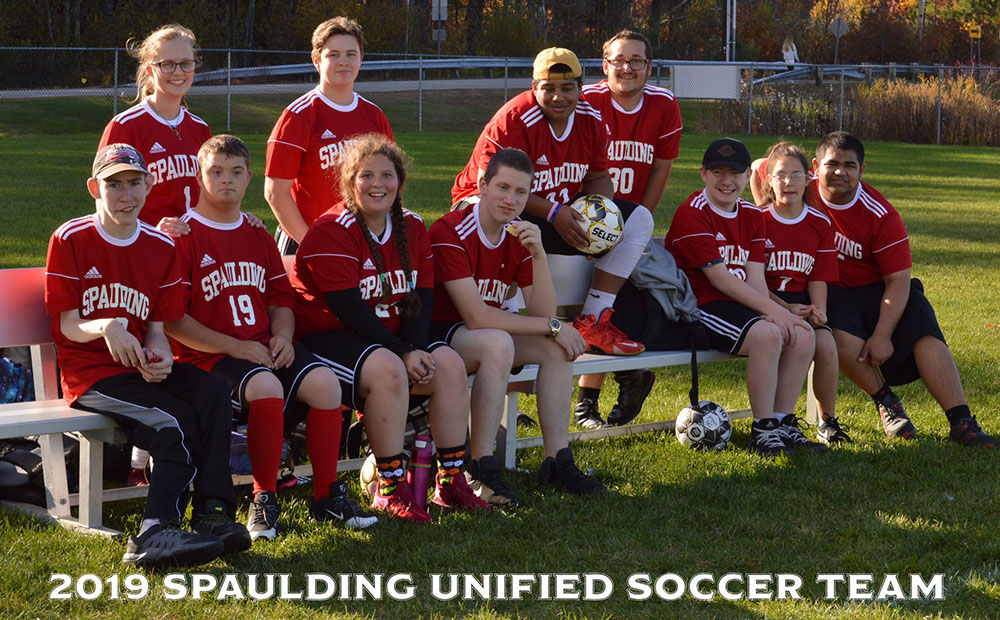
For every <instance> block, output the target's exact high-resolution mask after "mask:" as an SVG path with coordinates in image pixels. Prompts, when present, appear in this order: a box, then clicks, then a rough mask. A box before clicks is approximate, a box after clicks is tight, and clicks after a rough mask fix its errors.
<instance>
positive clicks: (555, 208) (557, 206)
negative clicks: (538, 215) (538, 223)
mask: <svg viewBox="0 0 1000 620" xmlns="http://www.w3.org/2000/svg"><path fill="white" fill-rule="evenodd" d="M561 208H562V204H561V203H558V202H553V203H552V208H551V209H549V214H548V215H546V216H545V221H547V222H548V223H549V224H551V223H552V220H554V219H556V213H559V209H561Z"/></svg>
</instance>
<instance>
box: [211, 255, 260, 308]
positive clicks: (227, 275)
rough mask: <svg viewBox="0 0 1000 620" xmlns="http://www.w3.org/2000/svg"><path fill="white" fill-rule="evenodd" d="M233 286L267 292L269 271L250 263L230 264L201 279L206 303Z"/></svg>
mask: <svg viewBox="0 0 1000 620" xmlns="http://www.w3.org/2000/svg"><path fill="white" fill-rule="evenodd" d="M231 286H252V287H254V288H256V289H257V290H258V291H260V292H261V293H264V292H267V270H265V269H264V267H262V266H260V265H258V264H257V263H251V262H249V261H239V262H238V263H237V262H228V263H222V264H221V265H219V267H217V268H216V269H215V270H213V271H211V272H209V274H208V275H207V276H205V277H204V278H202V279H201V290H202V292H204V293H205V301H212V299H214V298H215V297H216V296H218V294H219V292H220V291H221V290H223V289H226V288H229V287H231Z"/></svg>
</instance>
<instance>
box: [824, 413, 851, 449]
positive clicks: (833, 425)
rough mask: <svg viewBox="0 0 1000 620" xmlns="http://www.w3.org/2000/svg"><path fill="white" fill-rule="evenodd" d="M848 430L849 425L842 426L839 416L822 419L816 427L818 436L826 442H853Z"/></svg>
mask: <svg viewBox="0 0 1000 620" xmlns="http://www.w3.org/2000/svg"><path fill="white" fill-rule="evenodd" d="M846 431H847V426H841V424H840V422H838V421H837V418H828V419H826V420H820V422H819V426H817V427H816V438H817V439H819V440H820V441H822V442H823V443H825V444H835V443H852V440H851V438H850V436H849V435H848V434H847V432H846Z"/></svg>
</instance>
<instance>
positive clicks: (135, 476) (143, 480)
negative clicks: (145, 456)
mask: <svg viewBox="0 0 1000 620" xmlns="http://www.w3.org/2000/svg"><path fill="white" fill-rule="evenodd" d="M125 484H127V485H128V486H130V487H145V486H149V476H147V475H146V468H142V469H140V468H138V467H133V468H132V469H131V471H129V472H128V478H127V479H126V480H125Z"/></svg>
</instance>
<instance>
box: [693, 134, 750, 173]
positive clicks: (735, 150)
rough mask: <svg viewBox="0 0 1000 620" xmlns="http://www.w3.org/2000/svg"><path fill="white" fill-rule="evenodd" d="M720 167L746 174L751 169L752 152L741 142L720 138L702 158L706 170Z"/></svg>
mask: <svg viewBox="0 0 1000 620" xmlns="http://www.w3.org/2000/svg"><path fill="white" fill-rule="evenodd" d="M719 166H729V167H730V168H735V169H736V170H739V171H740V172H746V169H747V168H749V167H750V151H748V150H747V147H746V145H745V144H743V143H742V142H740V141H739V140H736V139H734V138H720V139H718V140H716V141H715V142H713V143H711V144H709V145H708V148H707V149H706V150H705V156H704V157H702V158H701V167H702V168H704V169H706V170H711V169H712V168H718V167H719Z"/></svg>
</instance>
